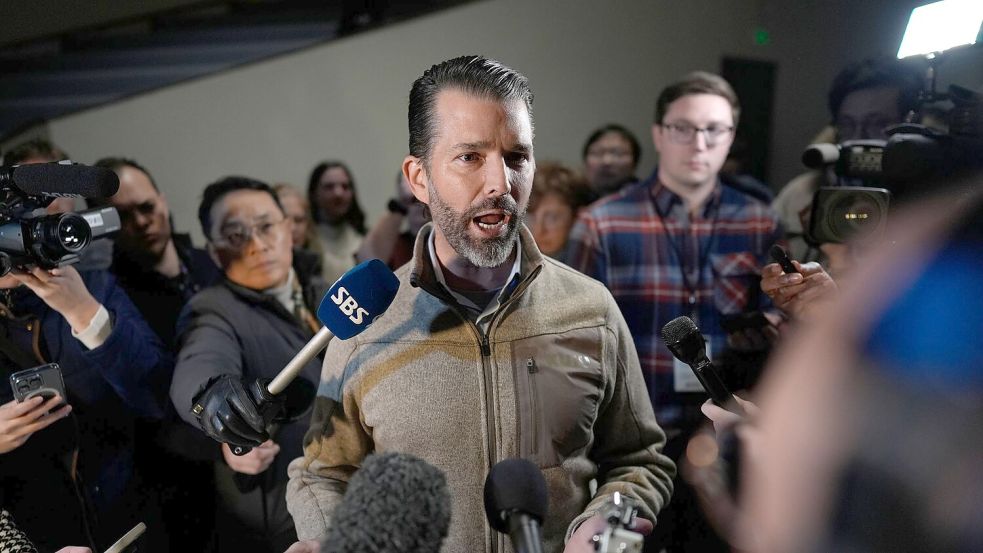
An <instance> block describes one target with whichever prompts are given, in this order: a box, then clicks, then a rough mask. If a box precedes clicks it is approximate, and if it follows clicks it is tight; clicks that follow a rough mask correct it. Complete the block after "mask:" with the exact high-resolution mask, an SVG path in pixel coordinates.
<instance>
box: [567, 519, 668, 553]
mask: <svg viewBox="0 0 983 553" xmlns="http://www.w3.org/2000/svg"><path fill="white" fill-rule="evenodd" d="M607 526H608V522H607V521H606V520H604V517H602V516H601V515H594V516H592V517H590V518H589V519H587V520H585V521H584V522H583V523H582V524H581V525H580V526H578V527H577V529H576V530H574V532H573V534H572V535H571V536H570V541H568V542H567V545H566V547H564V548H563V553H593V552H594V536H596V535H598V534H600V533H601V532H603V531H604V529H605V528H607ZM652 528H653V524H652V521H650V520H647V519H644V518H638V517H636V518H635V520H634V521H632V525H631V528H629V530H631V531H632V532H638V533H639V534H642V535H643V536H647V535H649V534H651V533H652Z"/></svg>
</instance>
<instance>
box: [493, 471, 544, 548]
mask: <svg viewBox="0 0 983 553" xmlns="http://www.w3.org/2000/svg"><path fill="white" fill-rule="evenodd" d="M548 507H549V495H548V494H547V491H546V479H545V478H543V473H542V471H540V470H539V467H537V466H536V465H534V464H533V463H531V462H530V461H527V460H526V459H506V460H504V461H500V462H498V463H496V464H495V466H493V467H492V468H491V471H489V472H488V477H487V478H485V516H486V517H488V524H489V525H491V527H492V528H494V529H495V530H498V531H499V532H508V531H509V529H508V521H507V520H506V519H505V517H503V516H502V514H503V513H506V514H507V513H511V512H514V511H518V512H521V513H525V514H527V515H530V516H532V517H533V518H536V519H538V520H539V522H540V523H542V522H543V520H544V519H545V518H546V511H547V509H548Z"/></svg>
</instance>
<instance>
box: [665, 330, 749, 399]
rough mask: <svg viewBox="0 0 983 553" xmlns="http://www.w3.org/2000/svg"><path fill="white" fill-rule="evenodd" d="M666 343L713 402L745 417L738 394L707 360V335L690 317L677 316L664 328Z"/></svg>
mask: <svg viewBox="0 0 983 553" xmlns="http://www.w3.org/2000/svg"><path fill="white" fill-rule="evenodd" d="M662 340H663V341H664V342H665V343H666V347H667V348H669V351H670V352H672V355H673V356H674V357H675V358H676V359H679V360H680V361H682V362H683V363H686V364H687V365H689V368H690V369H692V370H693V373H694V374H695V375H696V378H697V379H699V381H700V384H702V385H703V389H704V390H706V391H707V393H708V394H709V395H710V399H712V400H713V402H714V403H715V404H717V405H719V406H720V407H723V408H724V409H727V410H728V411H730V412H732V413H737V414H740V415H743V414H744V410H743V409H741V407H740V405H738V404H737V401H735V400H734V395H733V394H731V393H730V390H728V389H727V386H725V385H724V381H723V380H721V378H720V374H719V373H718V372H717V368H716V367H714V366H713V363H711V362H710V359H708V358H707V345H706V342H705V341H704V340H703V334H702V333H701V332H700V329H699V328H698V327H697V326H696V323H694V322H693V320H692V319H690V318H689V317H685V316H684V317H676V318H675V319H673V320H671V321H669V322H668V323H666V325H665V326H663V327H662Z"/></svg>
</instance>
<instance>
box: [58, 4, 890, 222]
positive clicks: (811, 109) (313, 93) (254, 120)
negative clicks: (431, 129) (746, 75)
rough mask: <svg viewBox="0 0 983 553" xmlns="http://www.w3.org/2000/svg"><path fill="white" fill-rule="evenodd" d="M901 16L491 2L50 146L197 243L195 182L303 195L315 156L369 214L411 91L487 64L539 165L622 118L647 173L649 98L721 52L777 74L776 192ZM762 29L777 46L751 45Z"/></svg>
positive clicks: (71, 129)
mask: <svg viewBox="0 0 983 553" xmlns="http://www.w3.org/2000/svg"><path fill="white" fill-rule="evenodd" d="M900 4H905V2H903V1H899V2H894V1H889V0H876V1H865V2H860V1H847V0H836V1H826V2H818V1H810V2H801V3H799V2H794V3H793V2H787V1H783V0H758V1H749V0H745V1H738V0H734V1H730V0H716V1H715V0H691V1H688V2H676V1H662V0H660V1H649V0H635V1H628V0H624V1H610V2H595V1H589V0H576V1H574V0H571V1H567V2H546V1H528V2H526V1H521V0H497V1H491V0H486V1H480V2H474V3H470V4H467V5H464V6H461V7H458V8H454V9H451V10H448V11H444V12H440V13H437V14H433V15H431V16H427V17H423V18H419V19H415V20H412V21H408V22H404V23H401V24H397V25H394V26H390V27H387V28H384V29H382V30H379V31H373V32H368V33H364V34H360V35H357V36H353V37H349V38H346V39H342V40H339V41H335V42H333V43H330V44H327V45H324V46H321V47H317V48H314V49H310V50H306V51H304V52H301V53H297V54H293V55H289V56H283V57H280V58H277V59H275V60H271V61H269V62H264V63H260V64H255V65H252V66H249V67H245V68H241V69H238V70H234V71H230V72H227V73H224V74H221V75H217V76H213V77H210V78H206V79H201V80H197V81H193V82H190V83H186V84H182V85H179V86H175V87H171V88H168V89H164V90H160V91H157V92H154V93H150V94H146V95H142V96H138V97H135V98H131V99H128V100H125V101H123V102H119V103H116V104H113V105H111V106H106V107H102V108H97V109H93V110H89V111H86V112H83V113H79V114H76V115H72V116H68V117H65V118H62V119H60V120H56V121H53V122H52V124H51V135H52V138H53V139H54V141H55V142H56V143H57V144H59V145H60V146H62V147H63V148H65V149H66V150H67V151H69V152H72V155H73V156H75V159H76V160H78V161H81V162H87V163H91V162H93V161H95V160H96V159H97V158H99V157H102V156H105V155H125V156H129V157H133V158H135V159H137V160H139V161H140V162H141V163H143V164H144V165H145V166H147V167H148V168H149V169H150V170H151V171H152V172H153V173H154V176H155V177H156V179H157V181H158V183H159V184H160V185H161V187H162V189H163V190H164V192H165V193H166V194H167V196H168V199H169V201H170V203H171V207H172V212H173V213H174V215H175V218H176V220H177V226H178V227H179V229H181V230H192V231H194V232H195V233H196V234H197V235H198V236H199V237H200V233H199V231H198V225H197V223H196V221H195V213H196V208H197V204H198V200H199V197H200V191H201V189H202V187H203V186H204V185H205V184H207V183H209V182H212V181H214V180H215V179H217V178H219V177H221V176H223V175H227V174H244V175H249V176H253V177H257V178H260V179H263V180H267V181H270V182H273V181H287V182H291V183H294V184H296V185H298V186H301V187H303V186H305V185H306V179H307V176H308V173H309V171H310V169H311V168H312V167H313V166H314V165H315V164H316V163H317V162H318V161H320V160H322V159H326V158H338V159H343V160H345V161H347V162H348V163H349V165H350V166H351V167H352V169H353V171H354V173H355V177H356V180H357V182H358V186H359V194H360V198H361V201H362V205H363V207H365V208H366V210H367V211H368V212H369V215H370V218H374V217H375V216H377V215H378V214H379V213H380V212H381V211H382V210H383V209H384V206H385V201H386V199H387V198H388V197H389V196H390V195H391V194H392V186H393V181H394V177H395V175H396V172H397V171H398V169H399V166H400V163H401V161H402V158H403V156H404V155H405V153H406V149H407V146H406V142H407V131H406V103H407V95H408V91H409V87H410V84H411V82H412V81H413V79H415V78H416V77H417V76H419V75H420V74H421V73H422V72H423V71H424V70H425V69H426V68H428V67H429V66H430V65H432V64H433V63H436V62H439V61H442V60H444V59H448V58H450V57H453V56H456V55H461V54H468V53H482V54H486V55H489V56H492V57H496V58H498V59H500V60H501V61H503V62H505V63H506V64H507V65H510V66H512V67H514V68H516V69H518V70H519V71H521V72H523V73H524V74H526V75H527V76H528V77H529V79H530V81H531V85H532V88H533V91H534V93H535V95H536V99H535V104H534V112H535V119H536V141H535V145H536V157H537V159H540V160H543V159H557V160H560V161H563V162H566V163H569V164H573V165H579V163H580V149H581V146H582V142H583V140H584V139H585V138H586V136H587V134H588V133H589V132H590V130H592V129H593V128H595V127H597V126H599V125H601V124H604V123H607V122H620V123H622V124H625V125H627V126H628V127H630V128H631V129H632V130H633V131H635V132H636V133H637V134H638V136H639V139H640V141H641V142H642V144H643V148H644V150H643V158H642V162H641V166H640V170H639V173H640V174H641V175H646V174H647V173H648V172H649V171H650V169H651V167H652V165H653V163H654V161H655V158H654V154H653V151H652V146H651V138H650V131H649V126H650V123H651V118H652V111H653V104H654V100H655V96H656V95H657V93H658V91H659V90H660V89H661V88H662V87H663V86H664V85H666V84H667V83H668V82H670V81H671V80H673V79H675V78H677V77H679V76H681V75H682V74H684V73H686V72H688V71H691V70H694V69H706V70H711V71H716V70H718V69H719V67H720V60H721V58H722V57H723V56H725V55H729V56H744V57H750V58H756V59H766V60H773V61H777V62H778V64H779V73H778V83H777V105H776V112H775V115H774V121H775V123H776V131H775V136H774V138H773V141H774V144H773V151H772V160H773V163H772V166H773V167H772V175H773V177H774V179H773V180H774V181H775V182H784V180H787V179H788V178H789V177H791V176H792V175H794V174H795V173H796V172H798V171H799V168H798V167H799V166H798V157H799V152H800V151H801V149H802V147H803V146H804V145H805V144H806V142H807V141H808V139H809V137H810V136H811V135H812V134H813V133H814V132H815V131H816V130H817V129H818V128H819V127H820V126H821V125H822V124H823V123H824V122H825V120H826V115H825V91H826V87H827V86H828V82H829V80H830V79H831V78H832V76H833V75H834V74H835V73H836V71H837V70H838V68H839V67H840V66H841V65H843V64H844V63H846V62H847V61H849V60H853V59H857V58H860V57H864V56H867V55H871V54H874V53H878V52H882V51H883V52H890V51H893V49H894V48H896V44H897V39H898V38H900V33H901V30H900V29H901V28H903V25H904V21H905V18H906V14H907V9H908V8H907V7H904V6H903V7H901V8H899V7H897V6H898V5H900ZM847 7H849V9H847ZM826 12H828V13H826ZM885 14H886V16H885ZM899 14H900V15H899ZM758 26H764V27H765V28H767V29H768V30H769V32H770V33H771V36H772V39H773V42H772V44H770V45H768V46H756V45H755V44H754V43H753V40H752V34H753V31H754V29H755V28H756V27H758Z"/></svg>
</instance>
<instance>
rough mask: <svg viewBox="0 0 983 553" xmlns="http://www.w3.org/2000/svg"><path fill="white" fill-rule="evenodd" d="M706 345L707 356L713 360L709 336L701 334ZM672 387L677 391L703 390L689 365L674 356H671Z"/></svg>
mask: <svg viewBox="0 0 983 553" xmlns="http://www.w3.org/2000/svg"><path fill="white" fill-rule="evenodd" d="M703 341H704V342H706V345H707V358H708V359H710V361H713V347H712V346H711V344H712V342H711V341H710V337H709V336H703ZM672 389H673V390H674V391H676V392H677V393H678V392H703V391H704V390H703V384H700V379H698V378H696V373H694V372H693V369H691V368H689V365H687V364H686V363H683V362H682V361H680V360H679V359H676V358H675V357H673V358H672Z"/></svg>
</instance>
